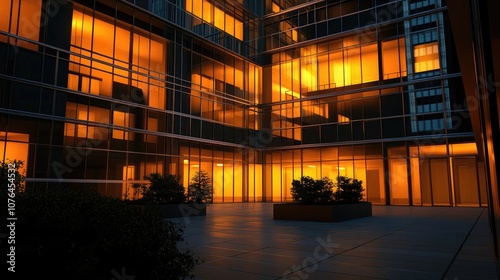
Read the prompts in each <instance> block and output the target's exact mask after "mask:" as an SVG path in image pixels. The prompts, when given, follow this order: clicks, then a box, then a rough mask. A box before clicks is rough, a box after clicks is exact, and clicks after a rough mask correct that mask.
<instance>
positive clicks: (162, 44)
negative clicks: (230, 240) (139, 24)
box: [68, 10, 167, 109]
mask: <svg viewBox="0 0 500 280" xmlns="http://www.w3.org/2000/svg"><path fill="white" fill-rule="evenodd" d="M110 38H114V41H113V40H110ZM166 47H167V43H166V40H165V39H163V38H160V37H156V36H154V35H151V34H147V33H142V32H140V31H139V30H136V31H135V32H134V33H131V32H130V31H129V29H128V28H127V27H123V28H122V27H120V26H115V25H114V24H112V19H107V18H106V17H104V16H99V17H96V18H93V17H92V16H91V15H89V14H86V13H83V12H81V11H78V10H73V22H72V30H71V48H70V50H71V52H72V53H74V54H72V55H70V62H71V63H70V65H69V70H70V74H69V75H68V88H70V89H73V90H78V91H81V92H86V93H92V94H97V95H104V96H108V97H113V84H114V83H120V84H124V85H130V86H133V87H136V88H140V89H141V90H142V94H143V95H144V98H145V99H146V101H147V103H146V104H148V105H149V106H151V107H154V108H159V109H165V102H166V99H165V81H164V80H165V75H164V73H165V70H166ZM75 54H78V55H75ZM130 69H132V71H133V73H132V74H130Z"/></svg>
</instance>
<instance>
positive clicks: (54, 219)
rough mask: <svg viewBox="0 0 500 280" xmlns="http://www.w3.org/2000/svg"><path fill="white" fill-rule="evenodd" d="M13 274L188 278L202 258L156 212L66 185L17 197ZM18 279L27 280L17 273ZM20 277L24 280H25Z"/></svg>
mask: <svg viewBox="0 0 500 280" xmlns="http://www.w3.org/2000/svg"><path fill="white" fill-rule="evenodd" d="M16 203H17V205H16V215H17V218H18V221H17V222H16V264H18V265H17V266H16V274H24V273H36V275H37V276H36V278H37V279H76V280H80V279H97V280H100V279H106V280H109V279H114V278H117V277H118V276H117V275H120V276H121V275H128V276H127V277H126V278H124V279H132V276H134V279H136V280H140V279H186V278H188V277H190V276H192V275H191V273H192V270H193V268H194V266H195V265H197V264H199V263H200V259H199V258H197V257H194V256H193V253H192V252H191V251H189V250H188V251H185V252H181V251H179V250H178V249H177V243H178V242H180V241H182V240H183V237H182V234H183V228H181V227H180V225H178V224H174V223H172V222H170V221H164V220H163V219H162V218H161V216H159V214H158V213H156V212H148V211H144V210H140V209H139V208H136V207H130V205H125V203H124V202H123V201H120V200H117V199H113V198H109V197H103V196H101V195H99V194H97V193H89V192H82V191H73V190H71V189H69V188H65V189H64V190H59V191H51V192H49V193H45V192H44V193H41V192H37V191H35V190H29V191H26V192H24V193H21V194H19V195H18V197H17V200H16ZM19 276H21V278H20V279H29V278H27V276H26V275H24V276H23V275H19ZM23 277H24V278H23Z"/></svg>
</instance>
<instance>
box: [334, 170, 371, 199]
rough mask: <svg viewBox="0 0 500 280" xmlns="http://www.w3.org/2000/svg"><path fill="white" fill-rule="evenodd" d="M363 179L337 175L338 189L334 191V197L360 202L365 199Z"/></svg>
mask: <svg viewBox="0 0 500 280" xmlns="http://www.w3.org/2000/svg"><path fill="white" fill-rule="evenodd" d="M362 184H363V181H362V180H358V179H353V178H349V177H346V176H338V177H337V184H336V185H337V190H336V191H335V193H334V198H335V200H337V201H343V202H349V203H353V202H359V201H360V200H362V199H363V192H364V191H365V190H364V189H363V185H362Z"/></svg>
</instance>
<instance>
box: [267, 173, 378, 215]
mask: <svg viewBox="0 0 500 280" xmlns="http://www.w3.org/2000/svg"><path fill="white" fill-rule="evenodd" d="M362 183H363V182H362V181H361V180H357V179H352V178H348V177H346V176H338V177H337V182H336V183H333V182H332V181H331V180H330V179H329V178H327V177H325V178H323V179H321V180H314V179H313V178H311V177H308V176H302V177H301V178H300V180H293V181H292V198H293V203H281V204H274V205H273V218H274V219H277V220H302V221H320V222H337V221H343V220H349V219H355V218H361V217H367V216H371V215H372V208H371V203H370V202H364V201H362V199H363V192H364V189H363V186H362Z"/></svg>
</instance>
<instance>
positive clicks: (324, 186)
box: [292, 176, 364, 204]
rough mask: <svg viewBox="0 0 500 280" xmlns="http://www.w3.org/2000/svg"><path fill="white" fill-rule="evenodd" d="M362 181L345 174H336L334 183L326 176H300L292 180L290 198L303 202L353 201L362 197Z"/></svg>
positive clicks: (357, 200)
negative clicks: (315, 178)
mask: <svg viewBox="0 0 500 280" xmlns="http://www.w3.org/2000/svg"><path fill="white" fill-rule="evenodd" d="M362 183H363V181H361V180H358V179H352V178H349V177H346V176H338V177H337V182H336V183H335V184H334V183H333V182H332V181H331V180H330V179H329V178H328V177H324V178H323V179H321V180H314V179H313V178H311V177H309V176H302V177H301V178H300V180H293V181H292V198H293V201H295V202H300V203H304V204H327V203H334V202H343V203H355V202H359V201H360V200H362V199H363V192H364V189H363V186H362ZM333 189H335V191H333Z"/></svg>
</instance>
